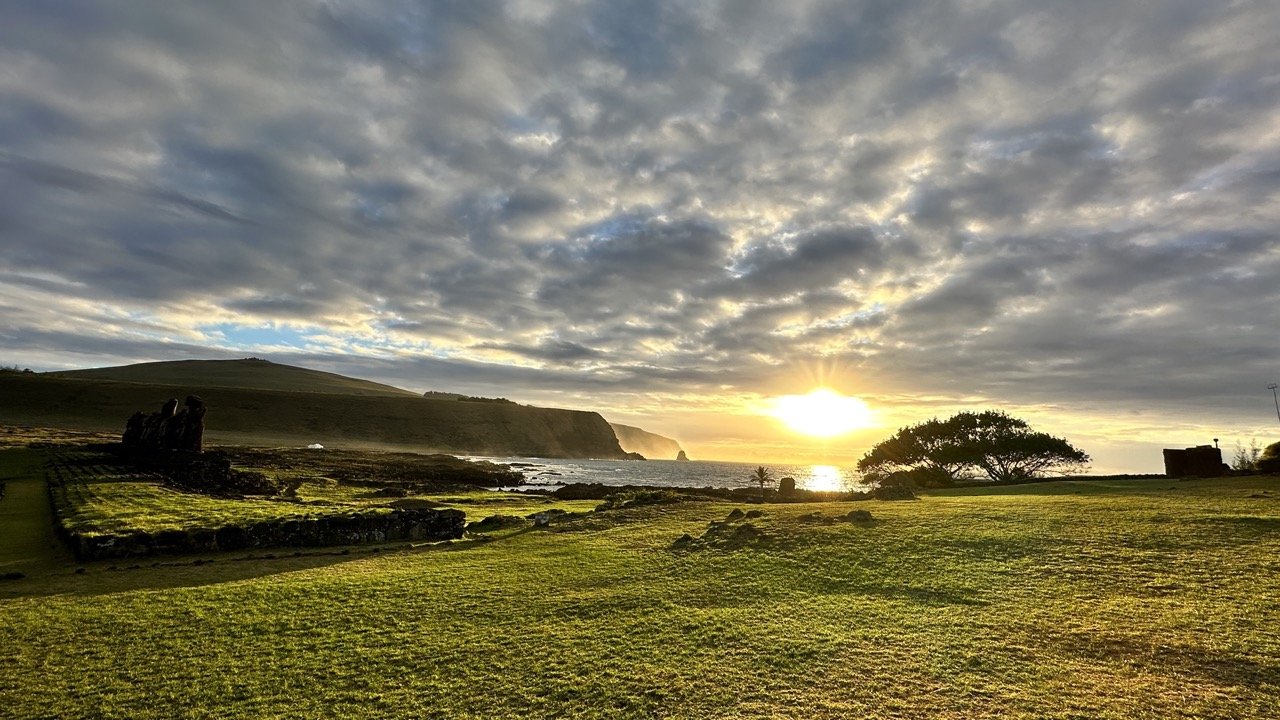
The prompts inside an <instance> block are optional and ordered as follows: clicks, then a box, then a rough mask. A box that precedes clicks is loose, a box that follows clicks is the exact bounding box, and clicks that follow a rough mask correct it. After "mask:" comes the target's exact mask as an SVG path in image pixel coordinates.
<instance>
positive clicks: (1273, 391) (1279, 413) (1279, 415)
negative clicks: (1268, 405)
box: [1267, 383, 1280, 420]
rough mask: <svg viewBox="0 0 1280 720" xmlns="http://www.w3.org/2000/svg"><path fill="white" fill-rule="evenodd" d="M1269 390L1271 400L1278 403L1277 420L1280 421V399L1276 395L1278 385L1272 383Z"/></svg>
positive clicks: (1268, 387)
mask: <svg viewBox="0 0 1280 720" xmlns="http://www.w3.org/2000/svg"><path fill="white" fill-rule="evenodd" d="M1267 389H1268V390H1270V391H1271V399H1272V400H1274V401H1275V403H1276V420H1280V397H1278V396H1277V395H1276V384H1275V383H1271V384H1270V385H1268V386H1267Z"/></svg>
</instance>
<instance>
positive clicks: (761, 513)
mask: <svg viewBox="0 0 1280 720" xmlns="http://www.w3.org/2000/svg"><path fill="white" fill-rule="evenodd" d="M747 517H748V518H751V519H754V518H758V517H764V511H763V510H748V511H747Z"/></svg>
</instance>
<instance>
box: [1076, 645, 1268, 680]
mask: <svg viewBox="0 0 1280 720" xmlns="http://www.w3.org/2000/svg"><path fill="white" fill-rule="evenodd" d="M1055 644H1056V645H1058V647H1060V648H1061V649H1062V650H1064V651H1065V652H1066V653H1068V654H1071V655H1076V656H1078V657H1084V658H1088V659H1090V660H1103V661H1106V660H1122V661H1124V662H1126V663H1133V664H1135V665H1138V666H1148V667H1149V668H1150V669H1151V670H1152V671H1153V672H1158V673H1165V674H1170V673H1172V674H1176V675H1183V676H1188V677H1201V678H1205V679H1207V680H1210V681H1212V682H1215V683H1217V684H1220V685H1224V686H1244V687H1250V688H1255V689H1256V688H1261V687H1268V686H1269V687H1276V686H1280V665H1277V664H1276V663H1274V662H1272V663H1267V662H1259V661H1257V660H1253V659H1251V658H1247V657H1241V656H1239V655H1232V654H1229V653H1223V652H1217V651H1214V650H1210V649H1208V648H1203V647H1194V646H1190V645H1163V644H1158V643H1156V642H1153V641H1147V640H1140V639H1135V638H1126V637H1109V636H1096V635H1070V636H1067V637H1064V638H1061V639H1060V640H1059V641H1058V642H1057V643H1055Z"/></svg>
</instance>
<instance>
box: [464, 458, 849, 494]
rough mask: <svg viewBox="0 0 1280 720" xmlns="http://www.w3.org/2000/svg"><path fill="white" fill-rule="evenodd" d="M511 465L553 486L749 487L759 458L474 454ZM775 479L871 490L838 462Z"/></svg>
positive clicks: (778, 470) (528, 479)
mask: <svg viewBox="0 0 1280 720" xmlns="http://www.w3.org/2000/svg"><path fill="white" fill-rule="evenodd" d="M471 459H472V460H488V461H490V462H494V463H500V464H503V465H511V466H513V467H514V468H515V469H517V470H520V471H521V472H523V473H524V476H525V483H526V484H527V485H532V486H537V487H549V488H551V489H554V488H556V487H559V486H561V485H568V484H570V483H601V484H604V485H651V486H653V487H708V486H710V487H718V488H735V487H750V486H752V483H751V480H750V478H751V474H752V473H753V472H754V471H755V469H756V467H758V466H759V463H735V462H716V461H703V460H691V461H687V462H678V461H675V460H644V461H640V460H549V459H546V458H498V457H472V458H471ZM765 467H766V468H768V470H769V473H770V474H771V475H772V476H773V478H774V480H777V479H779V478H783V477H793V478H795V479H796V487H797V488H799V489H802V490H820V491H841V492H849V491H854V490H867V489H869V487H868V486H867V485H866V484H865V483H864V482H863V481H862V475H861V474H860V473H859V472H858V471H857V470H856V469H854V468H850V467H839V466H836V465H765Z"/></svg>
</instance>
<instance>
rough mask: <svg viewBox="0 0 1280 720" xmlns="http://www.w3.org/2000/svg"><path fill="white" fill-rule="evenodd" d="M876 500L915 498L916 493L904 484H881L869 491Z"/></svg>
mask: <svg viewBox="0 0 1280 720" xmlns="http://www.w3.org/2000/svg"><path fill="white" fill-rule="evenodd" d="M871 497H873V498H875V499H876V500H915V499H916V494H915V493H914V492H912V491H911V488H909V487H907V486H906V485H881V486H880V487H878V488H876V489H875V490H872V491H871Z"/></svg>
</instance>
